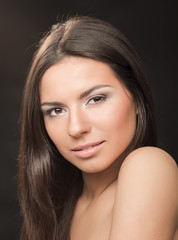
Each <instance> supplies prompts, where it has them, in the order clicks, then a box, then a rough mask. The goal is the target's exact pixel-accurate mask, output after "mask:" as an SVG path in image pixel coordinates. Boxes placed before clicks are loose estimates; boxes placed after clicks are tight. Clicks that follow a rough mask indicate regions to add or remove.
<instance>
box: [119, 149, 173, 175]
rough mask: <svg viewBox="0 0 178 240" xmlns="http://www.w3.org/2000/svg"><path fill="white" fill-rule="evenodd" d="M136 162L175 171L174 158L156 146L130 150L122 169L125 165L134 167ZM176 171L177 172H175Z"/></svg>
mask: <svg viewBox="0 0 178 240" xmlns="http://www.w3.org/2000/svg"><path fill="white" fill-rule="evenodd" d="M137 164H139V166H140V164H141V166H142V165H143V166H144V165H145V164H146V165H147V166H150V167H151V166H154V167H160V168H161V169H162V168H166V169H167V170H170V169H172V170H173V169H174V170H173V171H175V172H177V164H176V162H175V160H174V159H173V158H172V157H171V156H170V155H169V154H168V153H167V152H165V151H164V150H162V149H160V148H157V147H142V148H138V149H136V150H134V151H133V152H131V153H130V154H129V155H128V156H127V157H126V159H125V160H124V162H123V165H122V169H123V168H125V167H128V166H130V167H132V166H133V167H136V166H137ZM177 173H178V172H177Z"/></svg>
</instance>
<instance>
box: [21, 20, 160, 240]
mask: <svg viewBox="0 0 178 240" xmlns="http://www.w3.org/2000/svg"><path fill="white" fill-rule="evenodd" d="M67 56H74V57H84V58H91V59H94V60H97V61H101V62H104V63H106V64H108V66H110V68H111V69H112V71H113V73H114V74H115V75H116V76H117V77H118V79H119V80H120V81H121V82H122V83H123V84H124V86H125V87H126V89H127V90H128V91H129V92H130V93H131V95H132V98H133V101H134V103H135V105H136V106H137V110H138V113H137V124H136V130H135V135H134V137H133V139H132V141H131V143H130V144H129V146H128V147H127V149H126V150H125V152H124V153H125V156H126V155H127V154H129V153H130V152H131V151H132V150H134V149H136V148H139V147H143V146H148V145H150V146H156V126H155V116H154V109H153V101H152V94H151V91H150V86H149V84H148V81H147V79H146V77H145V74H144V71H143V69H142V66H141V63H140V60H139V57H138V55H137V53H136V52H135V50H134V49H133V47H132V46H131V44H130V43H129V41H128V40H127V39H126V37H125V36H124V35H123V34H122V33H121V32H120V31H119V30H117V29H116V28H115V27H114V26H112V25H111V24H109V23H107V22H104V21H102V20H99V19H96V18H92V17H86V16H77V17H76V16H75V17H70V18H68V19H67V20H65V21H62V22H59V23H57V24H55V25H54V26H52V28H51V29H50V31H49V32H48V33H46V35H45V36H43V38H42V40H41V41H40V42H39V45H38V49H37V52H36V53H35V55H34V58H33V61H32V64H31V68H30V70H29V74H28V77H27V81H26V85H25V89H24V96H23V104H22V111H21V141H20V151H19V199H20V205H21V209H22V215H23V226H22V231H21V240H49V239H50V240H68V239H70V237H69V233H70V225H71V220H72V216H73V212H74V209H75V205H76V201H77V200H78V198H79V196H80V194H81V192H82V188H83V179H82V174H81V171H80V170H79V169H77V168H76V167H75V166H73V165H72V164H71V163H69V162H68V161H67V160H66V159H64V157H63V156H62V155H61V154H60V152H59V151H58V150H57V149H56V147H55V145H54V144H53V142H52V141H51V139H50V138H49V136H48V134H47V132H46V129H45V125H44V120H43V114H42V111H41V109H40V98H39V83H40V80H41V78H42V76H43V74H44V72H45V71H46V70H47V69H48V68H50V67H51V66H53V65H54V64H56V63H58V62H60V61H62V59H64V58H65V57H67Z"/></svg>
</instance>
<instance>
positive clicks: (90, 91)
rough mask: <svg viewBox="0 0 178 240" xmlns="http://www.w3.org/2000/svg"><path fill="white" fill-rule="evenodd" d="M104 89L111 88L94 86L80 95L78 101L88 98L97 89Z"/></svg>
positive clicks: (99, 85)
mask: <svg viewBox="0 0 178 240" xmlns="http://www.w3.org/2000/svg"><path fill="white" fill-rule="evenodd" d="M105 87H112V86H110V85H103V84H102V85H101V84H98V85H95V86H93V87H91V88H89V89H87V90H86V91H84V92H83V93H82V94H80V96H79V99H82V98H84V97H86V96H88V95H89V94H90V93H92V92H93V91H94V90H97V89H100V88H105Z"/></svg>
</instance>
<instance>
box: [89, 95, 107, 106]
mask: <svg viewBox="0 0 178 240" xmlns="http://www.w3.org/2000/svg"><path fill="white" fill-rule="evenodd" d="M105 98H106V97H105V96H96V97H92V98H90V99H89V101H88V103H89V104H96V103H100V102H102V101H104V99H105Z"/></svg>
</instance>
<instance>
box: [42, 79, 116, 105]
mask: <svg viewBox="0 0 178 240" xmlns="http://www.w3.org/2000/svg"><path fill="white" fill-rule="evenodd" d="M105 87H112V86H110V85H103V84H98V85H95V86H93V87H91V88H89V89H87V90H86V91H84V92H83V93H81V94H80V96H79V99H83V98H84V97H86V96H88V95H89V94H90V93H92V92H93V91H95V90H97V89H100V88H105ZM59 105H63V104H62V103H60V102H43V103H42V104H41V108H42V107H43V106H53V107H57V106H59Z"/></svg>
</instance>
